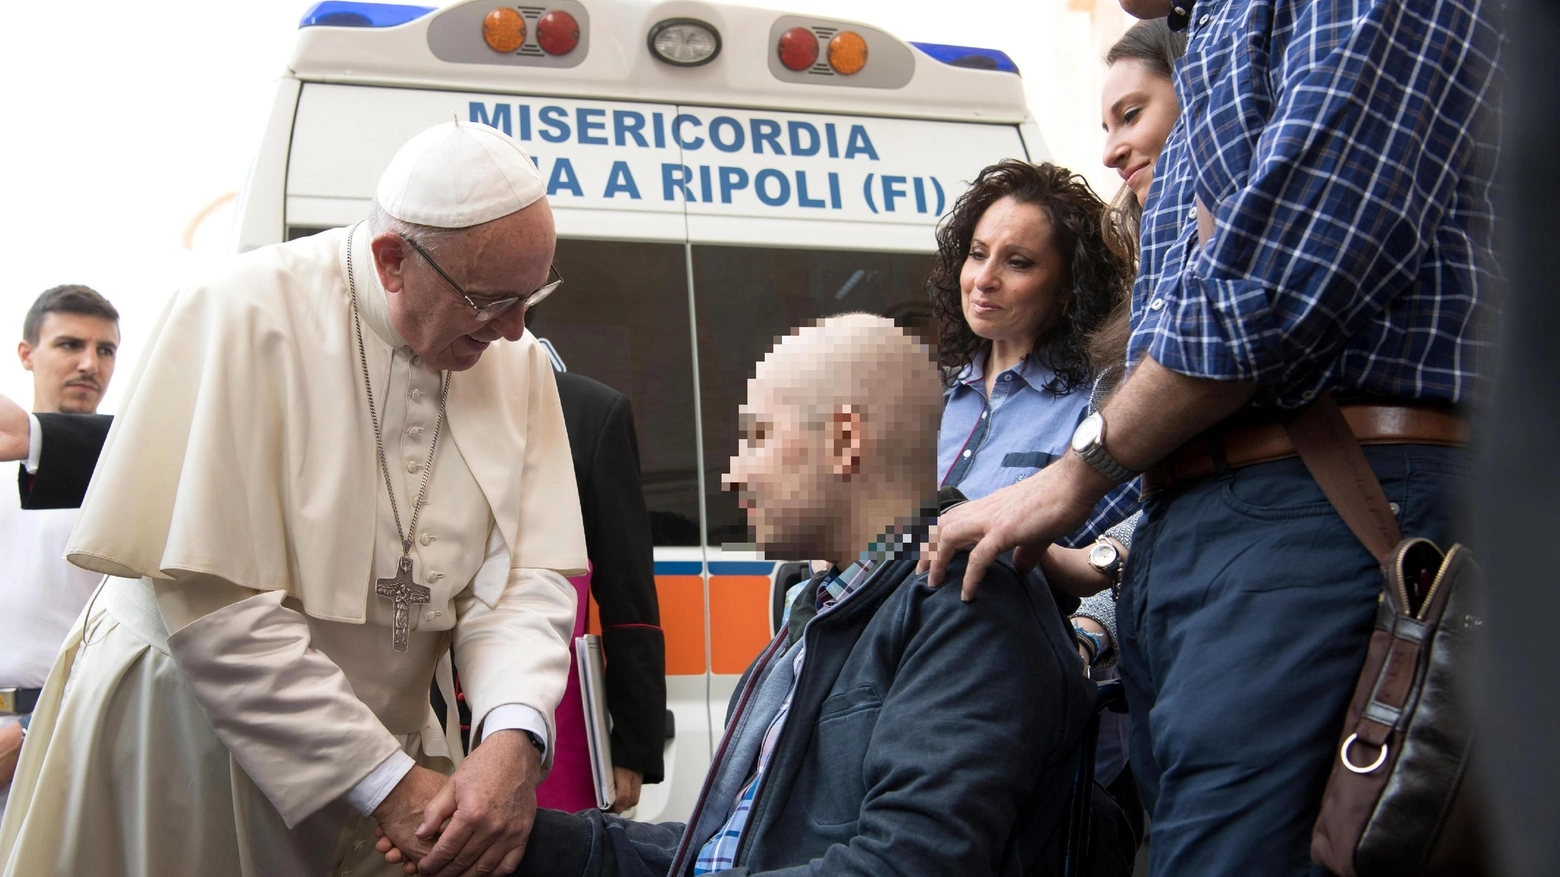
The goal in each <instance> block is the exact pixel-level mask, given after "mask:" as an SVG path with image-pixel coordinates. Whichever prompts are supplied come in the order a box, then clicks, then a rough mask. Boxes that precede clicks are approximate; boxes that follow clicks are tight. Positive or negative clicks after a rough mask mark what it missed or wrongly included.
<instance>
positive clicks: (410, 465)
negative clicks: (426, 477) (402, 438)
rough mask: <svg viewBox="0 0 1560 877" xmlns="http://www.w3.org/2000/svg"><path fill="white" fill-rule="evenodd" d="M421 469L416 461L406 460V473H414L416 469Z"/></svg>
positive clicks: (420, 465)
mask: <svg viewBox="0 0 1560 877" xmlns="http://www.w3.org/2000/svg"><path fill="white" fill-rule="evenodd" d="M421 468H422V464H421V463H419V462H417V461H416V460H407V461H406V471H408V472H416V471H417V470H418V469H421Z"/></svg>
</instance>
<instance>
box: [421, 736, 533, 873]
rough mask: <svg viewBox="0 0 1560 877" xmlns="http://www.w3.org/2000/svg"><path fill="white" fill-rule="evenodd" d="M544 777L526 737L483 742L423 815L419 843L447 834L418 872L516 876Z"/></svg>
mask: <svg viewBox="0 0 1560 877" xmlns="http://www.w3.org/2000/svg"><path fill="white" fill-rule="evenodd" d="M541 774H542V758H541V753H540V752H538V751H537V749H536V746H534V745H533V744H532V743H531V740H530V738H529V737H527V736H526V734H525V732H523V731H518V730H504V731H495V732H493V733H492V734H491V735H489V736H488V737H486V738H484V739H483V740H482V743H481V744H480V745H479V746H477V748H476V749H474V750H472V752H471V754H470V755H469V756H467V757H466V760H465V761H463V762H461V765H460V767H459V768H457V769H456V771H455V774H454V776H451V777H450V778H449V782H447V783H445V785H444V788H443V789H441V790H440V791H439V794H438V795H436V796H434V799H433V801H432V802H430V803H429V804H428V807H427V809H426V810H424V812H423V823H422V826H421V827H420V828H418V830H417V835H418V837H422V838H431V837H433V835H434V834H435V833H436V832H440V831H441V828H440V827H441V826H443V828H442V833H440V834H439V838H438V842H437V843H435V844H434V846H433V850H432V852H430V853H429V854H428V855H427V856H425V857H423V858H422V859H421V860H420V861H418V863H417V870H418V871H419V872H421V873H423V874H436V875H438V877H457V875H464V874H498V875H503V874H511V873H513V872H514V870H515V869H516V868H518V867H519V866H520V858H521V856H523V855H525V843H526V840H527V839H528V838H529V837H530V836H531V823H532V822H534V821H535V819H536V784H537V783H539V782H541ZM391 839H392V840H394V837H393V836H392V838H391ZM398 846H399V844H398Z"/></svg>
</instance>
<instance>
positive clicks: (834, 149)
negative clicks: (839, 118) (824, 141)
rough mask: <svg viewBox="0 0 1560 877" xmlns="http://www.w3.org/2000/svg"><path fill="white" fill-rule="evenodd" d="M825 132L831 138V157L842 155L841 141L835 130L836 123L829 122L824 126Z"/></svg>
mask: <svg viewBox="0 0 1560 877" xmlns="http://www.w3.org/2000/svg"><path fill="white" fill-rule="evenodd" d="M823 133H824V135H825V136H826V137H828V140H829V157H830V158H839V157H840V141H839V139H838V137H837V135H836V134H835V131H834V123H833V122H828V123H825V124H824V126H823Z"/></svg>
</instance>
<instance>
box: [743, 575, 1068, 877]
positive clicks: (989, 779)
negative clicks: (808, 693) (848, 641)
mask: <svg viewBox="0 0 1560 877" xmlns="http://www.w3.org/2000/svg"><path fill="white" fill-rule="evenodd" d="M962 566H963V559H962V558H961V559H960V560H959V561H957V562H956V565H955V567H953V568H950V570H949V573H950V575H949V582H948V583H947V584H946V585H944V586H943V587H941V588H939V589H937V590H935V591H933V590H931V589H929V588H927V586H926V584H925V577H924V576H922V577H919V578H917V579H916V580H915V582H914V583H907V584H906V585H905V586H904V587H911V588H914V589H916V593H915V594H914V595H913V597H912V598H911V599H910V600H908V601H906V602H905V604H904V606H903V609H902V612H903V615H902V617H901V619H900V620H899V623H900V624H901V625H902V630H903V636H904V640H903V642H904V646H903V651H902V652H901V654H900V657H899V662H898V668H897V671H896V674H895V677H894V680H893V684H892V686H891V687H890V689H889V690H888V691H887V692H884V696H883V700H882V707H881V712H880V714H879V716H878V720H877V722H876V726H875V728H874V730H873V731H872V735H871V739H870V743H869V745H868V748H867V754H866V758H865V762H864V765H863V771H862V778H863V780H864V782H865V786H866V797H865V799H864V800H863V802H862V805H861V810H860V815H859V821H858V823H857V827H856V831H855V834H854V836H853V837H852V838H851V839H850V841H849V843H840V844H835V845H833V846H831V847H829V849H828V850H827V852H826V853H825V854H824V855H823V856H821V857H819V858H816V859H813V860H812V861H811V862H809V863H807V864H805V865H799V866H796V867H790V868H783V869H778V870H764V871H757V870H753V871H749V869H747V868H737V869H734V870H732V871H729V872H722V873H723V874H729V875H732V877H749V875H751V877H759V875H760V874H762V875H765V877H822V875H830V877H841V875H845V877H884V875H914V874H959V875H971V877H974V875H995V874H996V873H997V872H998V870H999V869H1000V867H1001V863H1002V861H1003V858H1004V855H1005V853H1006V852H1007V850H1008V849H1009V848H1010V847H1012V846H1017V847H1024V848H1031V849H1033V848H1036V847H1041V848H1047V849H1049V848H1051V846H1052V843H1051V838H1049V837H1039V836H1036V835H1035V834H1034V833H1033V832H1026V831H1025V830H1024V826H1026V825H1031V826H1032V825H1036V824H1038V825H1046V826H1050V825H1055V824H1057V823H1058V822H1059V819H1058V817H1059V815H1060V814H1061V813H1062V811H1063V809H1064V808H1065V806H1066V801H1067V796H1068V792H1069V787H1070V780H1071V778H1072V774H1073V770H1074V766H1075V764H1076V758H1077V754H1078V749H1079V742H1080V741H1081V739H1082V735H1083V732H1084V728H1085V725H1086V722H1087V719H1088V713H1089V709H1090V706H1091V699H1090V697H1089V695H1088V694H1087V692H1086V686H1087V685H1088V682H1087V680H1086V679H1084V677H1083V674H1082V672H1081V668H1080V667H1079V665H1078V658H1077V655H1076V654H1075V653H1074V654H1067V653H1065V652H1066V651H1067V649H1068V648H1069V646H1068V645H1067V643H1066V642H1064V640H1063V636H1062V632H1061V620H1060V616H1059V615H1058V613H1057V611H1056V609H1055V606H1054V604H1052V603H1051V600H1050V597H1049V594H1048V593H1043V592H1037V590H1036V589H1035V588H1033V587H1032V586H1030V585H1028V584H1026V583H1024V582H1022V581H1021V580H1020V579H1019V577H1018V576H1017V575H1016V574H1015V573H1014V572H1013V571H1012V569H1011V567H1008V566H1006V565H1005V564H1002V565H999V566H994V567H993V568H992V570H993V572H992V574H990V575H988V576H987V579H986V581H985V583H984V584H983V585H982V587H981V590H980V597H979V598H978V599H976V600H974V601H973V602H970V603H964V602H962V601H960V599H959V591H958V588H959V581H960V573H962ZM1074 677H1076V678H1074ZM826 721H827V716H825V717H824V719H823V720H821V721H820V723H819V725H818V729H819V731H820V732H821V730H822V728H823V726H824V724H825V722H826ZM1015 741H1025V742H1023V743H1016V742H1015ZM813 742H814V745H818V738H817V737H815V738H814V741H813ZM798 791H800V790H798ZM1037 814H1038V815H1037Z"/></svg>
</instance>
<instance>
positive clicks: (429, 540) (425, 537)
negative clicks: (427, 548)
mask: <svg viewBox="0 0 1560 877" xmlns="http://www.w3.org/2000/svg"><path fill="white" fill-rule="evenodd" d="M421 539H422V544H424V545H432V544H433V543H435V542H437V541H439V537H437V536H435V535H433V534H432V533H424V534H422V537H421Z"/></svg>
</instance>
